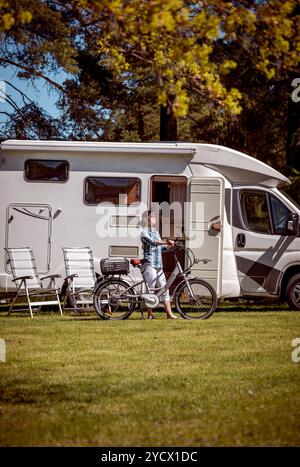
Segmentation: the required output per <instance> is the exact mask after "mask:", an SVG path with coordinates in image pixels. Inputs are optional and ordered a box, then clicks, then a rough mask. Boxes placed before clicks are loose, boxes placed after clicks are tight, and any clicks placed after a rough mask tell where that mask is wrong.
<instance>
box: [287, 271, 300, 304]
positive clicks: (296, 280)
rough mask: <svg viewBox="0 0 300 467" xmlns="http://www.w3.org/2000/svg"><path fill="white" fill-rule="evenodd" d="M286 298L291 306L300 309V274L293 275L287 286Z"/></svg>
mask: <svg viewBox="0 0 300 467" xmlns="http://www.w3.org/2000/svg"><path fill="white" fill-rule="evenodd" d="M286 299H287V301H288V304H289V305H290V307H291V308H294V309H296V310H300V274H296V276H293V277H292V278H291V279H290V280H289V282H288V285H287V288H286Z"/></svg>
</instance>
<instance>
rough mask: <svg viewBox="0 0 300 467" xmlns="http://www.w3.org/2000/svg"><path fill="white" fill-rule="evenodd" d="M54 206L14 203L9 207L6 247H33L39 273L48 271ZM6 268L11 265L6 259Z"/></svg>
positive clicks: (8, 268)
mask: <svg viewBox="0 0 300 467" xmlns="http://www.w3.org/2000/svg"><path fill="white" fill-rule="evenodd" d="M51 231H52V208H51V206H50V205H48V204H29V203H12V204H10V205H9V206H8V207H7V218H6V241H5V246H6V248H22V247H29V248H32V250H33V252H34V256H35V259H36V264H37V270H38V273H42V274H44V273H48V272H49V270H50V255H51ZM5 262H6V265H5V269H6V271H7V272H8V273H10V266H9V263H7V258H6V259H5Z"/></svg>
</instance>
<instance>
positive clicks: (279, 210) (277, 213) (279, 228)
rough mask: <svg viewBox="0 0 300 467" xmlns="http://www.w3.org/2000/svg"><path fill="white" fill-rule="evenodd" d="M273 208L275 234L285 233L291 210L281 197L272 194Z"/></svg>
mask: <svg viewBox="0 0 300 467" xmlns="http://www.w3.org/2000/svg"><path fill="white" fill-rule="evenodd" d="M270 202H271V209H272V217H273V227H274V233H275V234H278V235H280V234H285V233H286V230H287V229H286V227H287V221H288V218H289V215H290V210H289V209H288V208H287V207H286V206H285V205H284V204H283V203H282V202H281V201H279V199H277V198H274V197H273V196H271V198H270Z"/></svg>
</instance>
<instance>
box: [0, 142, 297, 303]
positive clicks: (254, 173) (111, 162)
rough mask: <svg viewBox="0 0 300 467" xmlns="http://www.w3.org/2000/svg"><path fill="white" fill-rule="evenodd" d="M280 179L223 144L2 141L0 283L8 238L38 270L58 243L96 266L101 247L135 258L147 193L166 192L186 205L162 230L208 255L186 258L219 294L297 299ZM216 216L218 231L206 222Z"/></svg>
mask: <svg viewBox="0 0 300 467" xmlns="http://www.w3.org/2000/svg"><path fill="white" fill-rule="evenodd" d="M279 183H289V181H288V179H286V178H285V177H284V176H283V175H281V174H280V173H279V172H277V171H276V170H274V169H272V168H271V167H269V166H268V165H266V164H264V163H262V162H260V161H258V160H256V159H254V158H252V157H250V156H248V155H246V154H243V153H240V152H238V151H235V150H232V149H229V148H225V147H222V146H215V145H208V144H193V143H102V142H71V141H63V142H62V141H37V140H35V141H25V140H24V141H23V140H7V141H4V142H2V143H1V154H0V194H1V206H0V216H1V225H2V229H1V233H0V246H1V248H0V264H1V269H0V288H1V289H2V290H7V289H9V288H10V287H11V285H12V284H11V275H10V265H9V263H8V262H7V257H6V254H5V248H7V247H24V246H29V247H32V249H33V250H34V254H35V257H36V259H37V265H38V270H39V273H45V274H46V273H48V272H51V273H60V274H62V275H64V266H63V256H62V247H65V246H69V247H71V246H89V247H91V248H92V250H93V252H94V257H95V259H96V266H97V265H99V261H100V259H102V258H104V257H108V256H112V257H116V256H126V257H128V258H130V257H141V256H142V246H141V242H140V239H139V236H138V235H135V234H134V233H136V232H137V229H138V228H140V225H141V219H142V215H143V210H145V209H149V208H150V207H151V203H154V202H156V203H160V204H161V203H169V204H172V203H174V202H176V203H177V204H178V203H179V204H180V205H182V206H183V207H184V210H185V212H184V217H182V219H179V220H178V219H177V218H176V215H175V216H174V215H173V216H172V215H170V216H169V217H171V218H172V219H171V232H170V236H172V237H176V238H181V239H182V240H183V241H185V242H186V244H187V245H188V246H191V248H192V249H193V251H194V253H195V255H196V256H197V257H198V258H204V259H207V261H204V262H201V263H198V264H196V265H195V266H194V268H193V270H192V274H193V275H194V276H198V277H203V278H205V279H207V280H208V281H209V282H211V283H212V285H213V286H214V287H215V289H216V291H217V294H218V296H219V297H225V298H230V297H239V296H253V297H255V296H273V297H276V296H279V295H280V294H282V293H284V294H285V293H286V292H288V294H291V297H292V298H293V299H294V300H296V301H297V299H298V298H299V307H300V276H299V280H298V281H297V276H298V275H299V274H300V238H299V233H298V231H299V229H298V218H299V215H300V210H299V208H298V207H297V206H296V205H295V204H294V203H293V202H292V201H290V200H289V199H288V198H287V197H286V196H285V195H284V194H283V193H282V192H281V191H279V190H278V188H277V186H278V184H279ZM120 196H121V197H120ZM122 197H123V198H122ZM120 199H123V201H121V205H120V204H119V203H120V201H119V200H120ZM99 203H100V204H99ZM99 206H100V208H99ZM131 206H134V207H135V211H134V212H133V213H131V212H130V207H131ZM197 206H198V207H199V206H200V211H199V210H197V209H195V207H197ZM139 207H140V209H139ZM103 209H104V210H105V215H106V217H107V223H106V224H105V226H106V227H105V229H104V228H103V225H104V224H103V223H102V220H103V212H104V211H103ZM199 213H200V214H199ZM216 220H221V223H222V229H221V231H215V230H213V229H212V228H211V225H212V223H213V222H214V221H216ZM197 238H198V239H200V240H199V242H198V243H197V241H192V239H197ZM295 278H296V279H295ZM293 280H294V285H293V287H292V288H291V283H292V282H293ZM298 288H299V295H297V293H298V292H297V290H298ZM291 297H289V298H290V299H291ZM290 301H291V300H290Z"/></svg>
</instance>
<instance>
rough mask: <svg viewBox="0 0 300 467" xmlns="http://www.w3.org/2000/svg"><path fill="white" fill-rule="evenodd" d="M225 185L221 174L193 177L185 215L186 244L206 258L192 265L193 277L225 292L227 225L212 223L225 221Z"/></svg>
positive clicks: (198, 256) (198, 255)
mask: <svg viewBox="0 0 300 467" xmlns="http://www.w3.org/2000/svg"><path fill="white" fill-rule="evenodd" d="M223 206H224V187H223V180H222V179H221V178H199V177H191V178H190V179H189V184H188V203H187V209H186V215H185V237H186V246H187V247H189V248H191V250H192V251H193V253H194V255H195V257H196V258H197V259H204V261H201V262H199V263H197V264H194V266H193V268H192V274H191V276H192V277H195V276H197V277H200V278H202V279H205V280H207V281H208V282H209V283H210V284H211V285H212V286H213V287H214V288H215V290H216V292H217V294H218V295H220V294H221V288H222V243H223V233H222V231H223V229H221V231H215V230H213V229H212V227H211V225H212V224H213V223H214V222H216V221H218V220H220V221H221V222H223Z"/></svg>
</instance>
